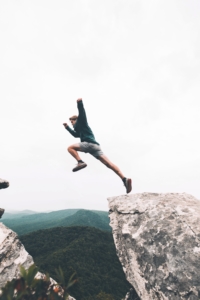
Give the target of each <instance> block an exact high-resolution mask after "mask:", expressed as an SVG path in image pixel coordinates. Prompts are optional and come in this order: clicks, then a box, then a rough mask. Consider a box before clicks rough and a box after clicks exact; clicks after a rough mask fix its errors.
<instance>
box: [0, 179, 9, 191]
mask: <svg viewBox="0 0 200 300" xmlns="http://www.w3.org/2000/svg"><path fill="white" fill-rule="evenodd" d="M7 187H9V182H8V181H6V180H4V179H1V178H0V189H6V188H7Z"/></svg>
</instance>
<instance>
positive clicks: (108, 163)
mask: <svg viewBox="0 0 200 300" xmlns="http://www.w3.org/2000/svg"><path fill="white" fill-rule="evenodd" d="M98 159H99V160H100V161H101V162H102V163H103V164H104V165H106V167H108V168H109V169H111V170H113V171H114V172H115V173H116V174H117V175H118V176H119V177H120V178H121V179H123V178H124V175H123V174H122V172H121V171H120V169H119V168H118V167H117V166H116V165H114V164H113V163H112V162H111V161H110V160H109V159H108V158H107V157H106V156H105V155H101V156H99V157H98Z"/></svg>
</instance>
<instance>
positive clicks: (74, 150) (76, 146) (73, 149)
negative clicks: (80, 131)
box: [67, 144, 81, 161]
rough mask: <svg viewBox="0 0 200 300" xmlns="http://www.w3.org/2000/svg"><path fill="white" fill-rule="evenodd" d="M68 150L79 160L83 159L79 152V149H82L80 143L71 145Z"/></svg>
mask: <svg viewBox="0 0 200 300" xmlns="http://www.w3.org/2000/svg"><path fill="white" fill-rule="evenodd" d="M67 150H68V152H69V153H70V154H71V155H72V156H73V157H74V158H75V159H76V160H77V161H79V160H81V158H80V156H79V154H78V152H77V151H81V150H80V146H79V144H74V145H71V146H69V147H68V149H67Z"/></svg>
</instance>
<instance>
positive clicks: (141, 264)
mask: <svg viewBox="0 0 200 300" xmlns="http://www.w3.org/2000/svg"><path fill="white" fill-rule="evenodd" d="M108 201H109V208H110V215H109V216H110V225H111V227H112V231H113V237H114V241H115V246H116V250H117V255H118V257H119V260H120V262H121V264H122V267H123V270H124V272H125V275H126V278H127V280H128V281H129V282H130V283H131V285H132V286H133V287H134V289H135V290H136V292H137V294H138V296H139V297H140V299H142V300H157V299H159V300H167V299H170V300H179V299H184V300H186V299H188V300H199V299H200V201H199V200H197V199H195V198H194V197H193V196H191V195H188V194H185V193H182V194H178V193H177V194H175V193H167V194H155V193H142V194H133V195H122V196H118V197H112V198H109V199H108Z"/></svg>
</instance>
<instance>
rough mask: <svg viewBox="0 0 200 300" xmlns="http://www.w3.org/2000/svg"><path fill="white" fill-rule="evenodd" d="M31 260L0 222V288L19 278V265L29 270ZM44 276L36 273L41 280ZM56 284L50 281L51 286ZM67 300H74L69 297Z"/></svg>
mask: <svg viewBox="0 0 200 300" xmlns="http://www.w3.org/2000/svg"><path fill="white" fill-rule="evenodd" d="M33 263H34V262H33V258H32V257H31V256H30V255H29V254H28V252H27V251H26V250H25V248H24V246H23V244H22V243H21V242H20V240H19V239H18V236H17V234H16V233H15V232H14V231H12V230H11V229H9V228H7V227H6V226H5V225H4V224H2V223H1V222H0V288H1V287H3V286H5V284H6V282H7V281H11V280H12V279H13V278H17V277H18V276H19V272H20V270H19V267H20V265H21V266H23V267H24V268H26V269H27V268H29V267H30V266H31V265H32V264H33ZM43 277H44V274H42V273H40V272H38V273H37V274H36V278H43ZM53 283H56V282H55V281H54V280H53V279H51V284H53ZM68 300H75V299H74V298H73V297H71V296H69V297H68Z"/></svg>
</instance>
